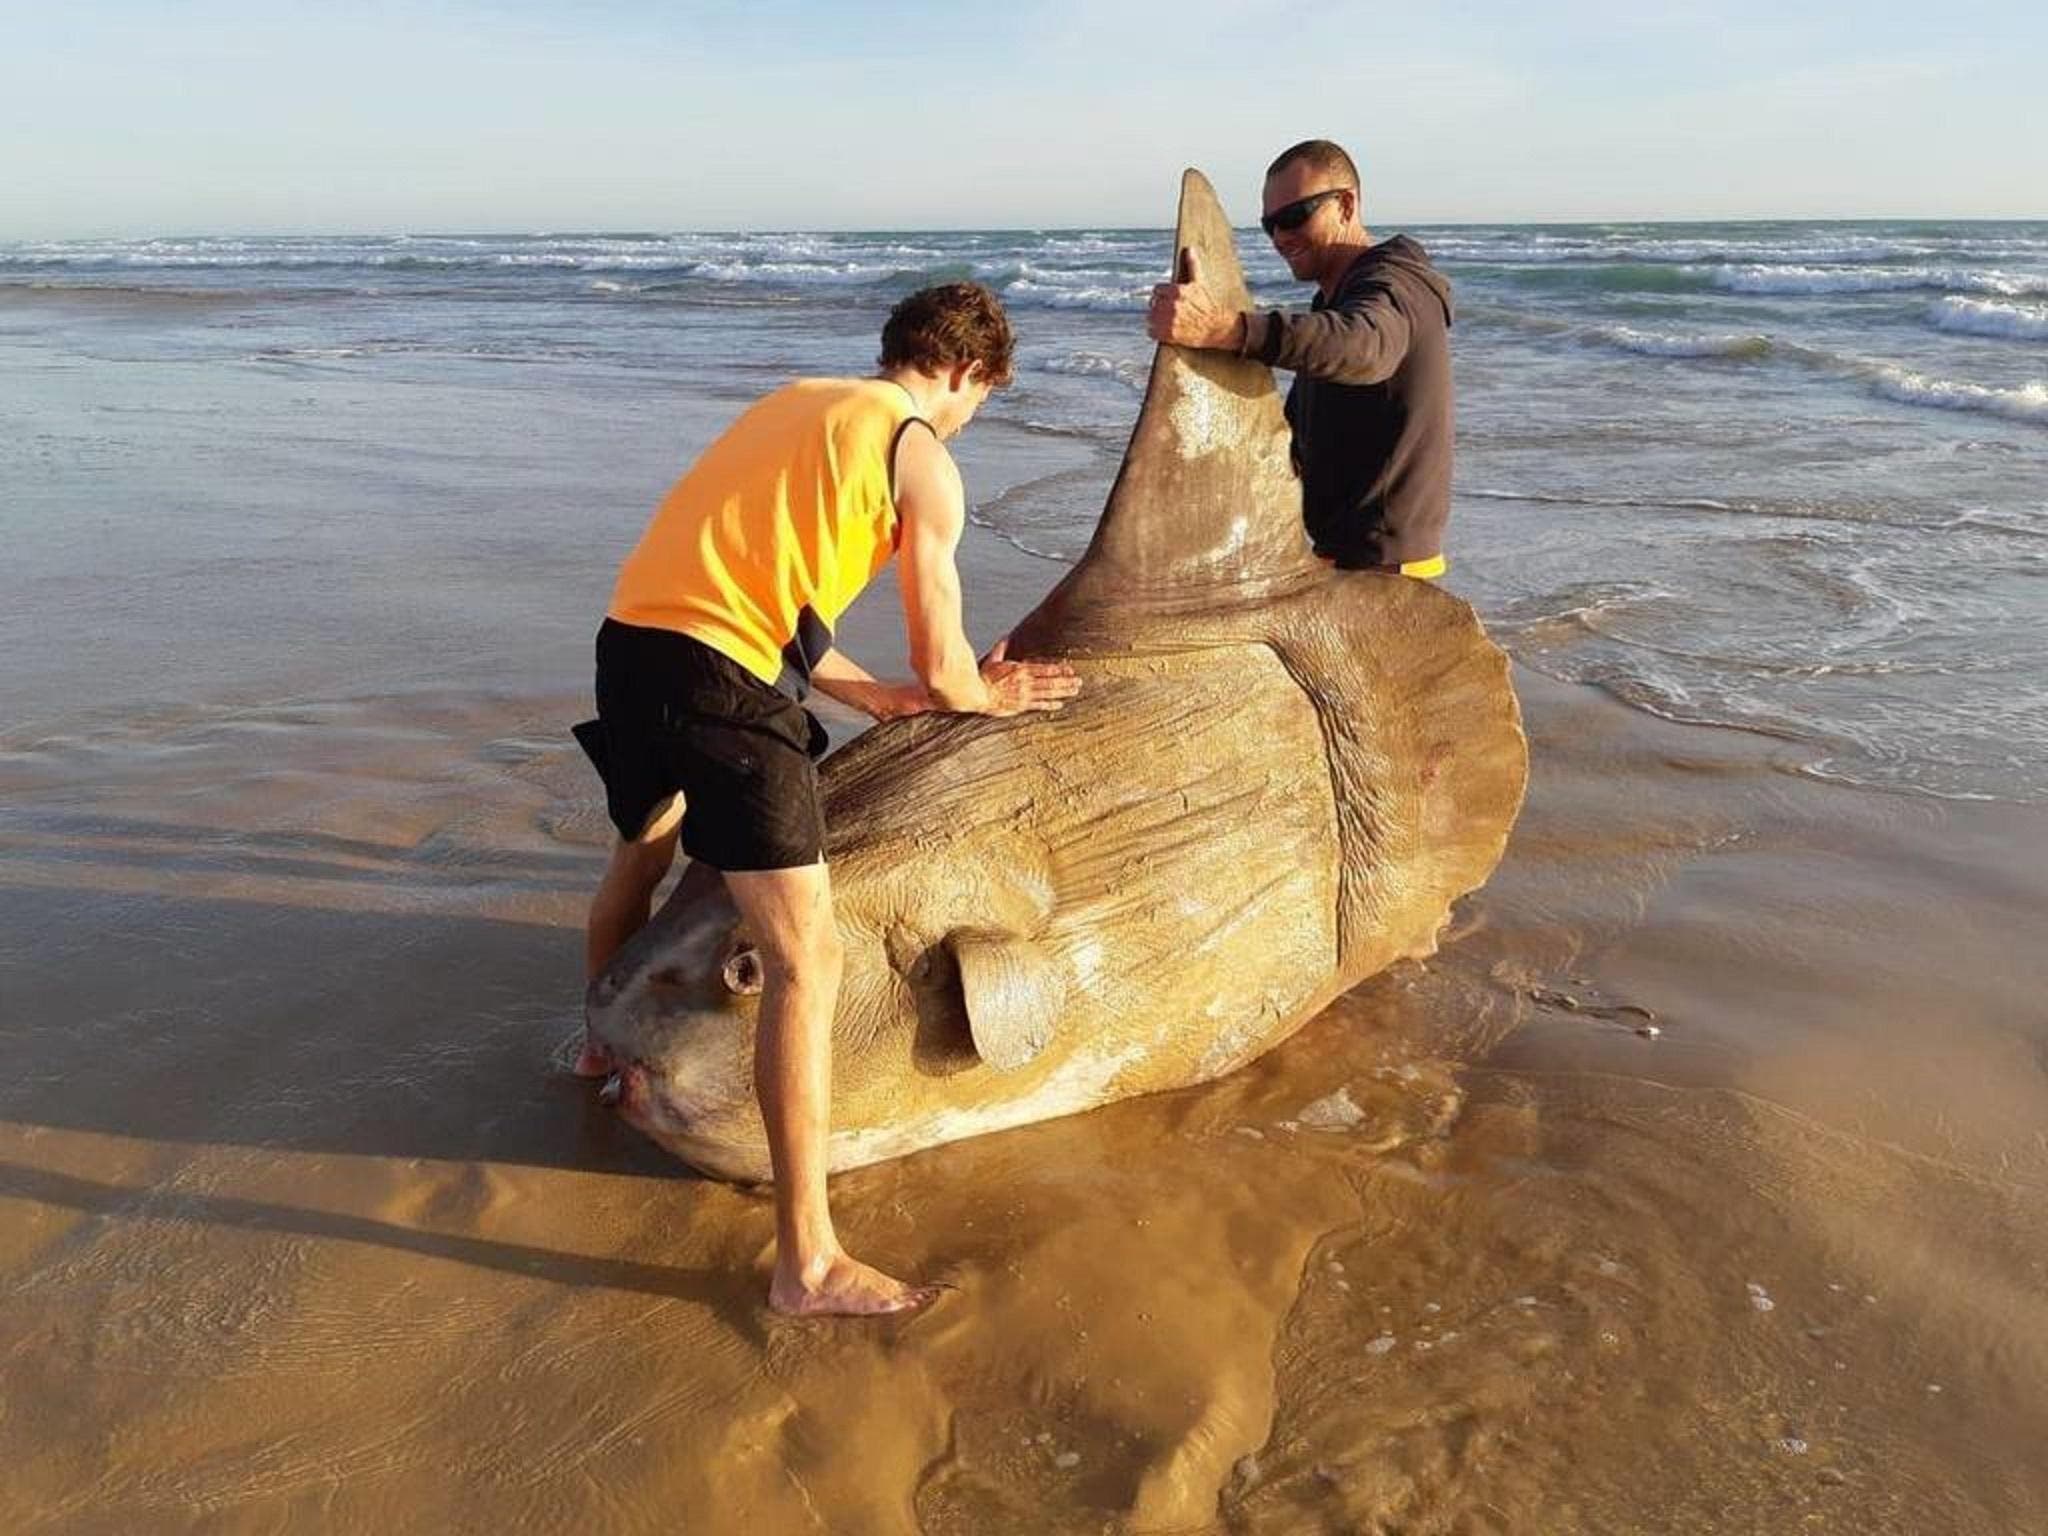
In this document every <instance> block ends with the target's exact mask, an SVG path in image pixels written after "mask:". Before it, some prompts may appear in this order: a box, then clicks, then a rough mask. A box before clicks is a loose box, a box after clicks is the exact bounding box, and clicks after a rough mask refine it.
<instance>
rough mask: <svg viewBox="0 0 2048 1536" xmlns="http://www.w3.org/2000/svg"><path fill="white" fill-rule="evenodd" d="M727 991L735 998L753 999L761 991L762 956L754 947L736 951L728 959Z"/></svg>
mask: <svg viewBox="0 0 2048 1536" xmlns="http://www.w3.org/2000/svg"><path fill="white" fill-rule="evenodd" d="M721 974H722V975H723V977H724V979H725V990H726V991H728V992H730V993H731V994H732V995H733V996H734V997H752V996H753V995H754V994H755V993H756V992H759V991H760V990H761V955H760V951H758V950H756V949H755V948H754V946H753V945H751V944H747V945H743V946H741V947H740V948H739V949H736V950H734V951H733V952H732V953H731V954H730V955H728V956H727V957H726V961H725V970H724V971H723V972H722V973H721Z"/></svg>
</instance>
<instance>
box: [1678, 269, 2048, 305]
mask: <svg viewBox="0 0 2048 1536" xmlns="http://www.w3.org/2000/svg"><path fill="white" fill-rule="evenodd" d="M1706 276H1707V278H1708V279H1709V281H1711V282H1712V283H1713V285H1714V286H1715V287H1716V288H1724V289H1727V290H1728V291H1729V292H1731V293H1758V294H1814V293H1910V292H1913V291H1914V290H1916V289H1935V290H1947V291H1949V292H1953V293H1989V294H1997V295H2000V296H2003V297H2008V298H2010V297H2017V296H2021V295H2025V294H2034V293H2048V277H2036V276H2031V275H2028V274H2025V273H2017V272H1997V271H1980V270H1977V269H1975V268H1969V267H1880V268H1875V269H1871V268H1860V267H1806V266H1748V267H1714V268H1709V269H1706Z"/></svg>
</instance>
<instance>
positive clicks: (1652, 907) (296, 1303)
mask: <svg viewBox="0 0 2048 1536" xmlns="http://www.w3.org/2000/svg"><path fill="white" fill-rule="evenodd" d="M1522 682H1523V689H1524V696H1525V702H1526V703H1527V705H1528V717H1529V725H1530V729H1531V736H1532V744H1533V747H1534V761H1535V764H1536V770H1535V776H1534V778H1533V780H1532V786H1531V798H1530V802H1529V807H1528V810H1527V812H1526V813H1525V818H1524V821H1523V823H1522V825H1521V827H1520V828H1519V829H1518V831H1517V833H1516V837H1515V841H1514V842H1513V844H1512V845H1511V847H1510V850H1509V854H1508V858H1507V861H1506V863H1504V864H1503V866H1502V868H1501V870H1500V872H1499V874H1498V876H1497V877H1496V879H1495V880H1494V882H1493V883H1492V884H1491V885H1490V886H1489V887H1488V888H1487V889H1486V890H1485V891H1483V892H1482V893H1480V895H1479V896H1478V897H1476V898H1475V899H1473V900H1472V901H1470V902H1468V903H1467V904H1466V905H1465V907H1464V909H1463V910H1462V912H1461V915H1460V918H1459V928H1458V937H1457V939H1456V940H1455V942H1453V943H1452V944H1450V945H1449V946H1448V947H1447V948H1446V949H1445V951H1444V952H1443V954H1442V955H1441V956H1440V957H1439V958H1438V959H1436V960H1435V961H1432V962H1431V963H1430V964H1429V965H1428V966H1427V967H1414V966H1409V967H1403V968H1399V969H1397V970H1396V971H1394V972H1392V973H1390V974H1388V975H1385V976H1382V977H1379V978H1377V979H1375V980H1374V981H1373V982H1371V983H1369V984H1367V985H1366V986H1364V987H1362V988H1360V989H1359V990H1358V991H1356V992H1355V993H1353V994H1351V995H1350V996H1349V997H1347V998H1345V999H1344V1000H1342V1001H1341V1002H1340V1003H1339V1004H1338V1005H1337V1006H1336V1007H1335V1008H1333V1009H1331V1010H1330V1011H1329V1012H1328V1013H1327V1014H1325V1015H1324V1016H1323V1017H1322V1018H1320V1019H1318V1020H1317V1021H1315V1022H1314V1023H1313V1024H1311V1025H1310V1026H1308V1028H1306V1029H1305V1030H1304V1031H1303V1032H1302V1033H1301V1034H1300V1035H1299V1036H1297V1037H1296V1038H1295V1039H1294V1040H1293V1041H1291V1042H1290V1043H1289V1044H1287V1045H1286V1046H1284V1047H1283V1048H1281V1049H1280V1050H1279V1051H1277V1052H1275V1053H1274V1054H1272V1055H1271V1056H1269V1057H1267V1058H1265V1059H1263V1060H1261V1061H1260V1062H1258V1063H1256V1064H1254V1065H1253V1066H1252V1067H1251V1068H1249V1069H1247V1070H1245V1071H1244V1072H1241V1073H1239V1074H1237V1075H1235V1076H1233V1077H1231V1078H1228V1079H1226V1080H1224V1081H1222V1082H1220V1083H1216V1084H1212V1085H1210V1086H1208V1087H1206V1088H1202V1089H1198V1090H1192V1091H1188V1092H1184V1093H1176V1094H1169V1095H1163V1096H1159V1097H1155V1098H1150V1099H1143V1100H1137V1101H1132V1102H1128V1103H1124V1104H1120V1105H1116V1106H1113V1107H1111V1108H1109V1109H1106V1110H1103V1111H1100V1112H1097V1113H1094V1114H1090V1115H1087V1116H1082V1117H1078V1118H1073V1119H1068V1120H1062V1121H1055V1122H1050V1123H1047V1124H1043V1125H1039V1126H1034V1127H1031V1128H1028V1129H1024V1130H1020V1131H1016V1132H1011V1133H1006V1134H1003V1135H1000V1136H994V1137H987V1138H982V1139H978V1140H974V1141H968V1142H963V1143H959V1144H957V1145H953V1146H949V1147H944V1148H940V1149H937V1150H935V1151H933V1152H930V1153H927V1154H921V1155H919V1156H917V1157H913V1158H909V1159H905V1160H901V1161H897V1162H892V1163H886V1164H882V1165H878V1166H876V1167H873V1168H869V1169H865V1170H861V1171H859V1172H856V1173H854V1174H851V1175H849V1176H847V1177H846V1178H844V1179H843V1180H842V1181H840V1183H839V1185H838V1187H837V1195H836V1202H837V1206H838V1209H839V1211H840V1215H841V1221H842V1224H843V1225H844V1227H845V1228H846V1229H847V1230H848V1232H849V1234H850V1235H851V1236H854V1237H857V1239H858V1241H859V1243H860V1245H861V1247H862V1249H863V1251H865V1252H868V1253H871V1254H873V1255H874V1256H875V1257H876V1258H877V1259H878V1260H880V1261H883V1262H886V1263H888V1264H891V1265H896V1266H900V1267H901V1268H903V1269H905V1270H908V1271H911V1272H916V1273H920V1274H931V1275H933V1276H935V1277H937V1278H942V1279H946V1280H948V1281H950V1282H951V1283H953V1284H954V1285H956V1286H957V1287H958V1288H959V1289H958V1291H957V1292H956V1293H955V1294H952V1295H950V1296H948V1297H947V1298H946V1299H945V1300H943V1301H942V1302H941V1303H940V1304H939V1305H938V1306H937V1307H936V1308H935V1309H934V1310H933V1311H932V1312H931V1313H929V1314H928V1315H925V1316H921V1317H917V1318H912V1319H904V1320H892V1321H889V1322H885V1323H882V1324H879V1325H876V1326H866V1327H847V1326H844V1325H833V1324H819V1323H798V1322H785V1321H781V1320H777V1319H774V1318H771V1317H770V1316H769V1315H768V1314H766V1313H765V1312H764V1311H763V1310H762V1309H761V1307H760V1306H759V1297H760V1295H761V1291H762V1286H763V1284H764V1274H765V1264H766V1261H767V1256H768V1251H769V1244H770V1238H771V1235H772V1221H771V1216H770V1211H769V1206H768V1203H767V1201H766V1199H765V1198H764V1197H763V1196H762V1195H761V1194H760V1193H759V1192H757V1191H749V1190H745V1189H737V1188H732V1187H728V1186H725V1185H721V1184H716V1183H710V1182H706V1181H701V1180H698V1179H695V1178H693V1177H691V1176H690V1175H689V1174H688V1173H687V1172H686V1171H684V1170H682V1169H681V1168H679V1167H677V1166H676V1165H674V1164H673V1163H671V1162H669V1161H668V1160H667V1159H666V1158H664V1157H662V1156H661V1155H660V1154H659V1153H657V1152H655V1151H653V1150H652V1149H651V1148H649V1147H647V1146H646V1145H645V1144H643V1143H642V1142H640V1141H639V1140H638V1138H637V1137H636V1136H634V1134H633V1133H632V1132H630V1131H629V1130H628V1129H627V1128H625V1127H624V1126H622V1125H620V1124H619V1123H618V1122H616V1121H615V1120H613V1119H612V1118H611V1117H610V1115H608V1114H607V1113H606V1112H605V1111H604V1110H603V1109H602V1108H601V1107H599V1106H598V1105H597V1104H596V1103H595V1102H594V1100H593V1099H592V1097H591V1095H590V1092H589V1090H588V1088H587V1087H585V1086H583V1085H579V1084H577V1083H575V1082H573V1081H571V1080H570V1079H568V1078H567V1077H566V1076H565V1075H563V1074H561V1073H560V1072H558V1071H555V1070H553V1069H552V1067H551V1056H552V1053H553V1052H554V1051H555V1050H556V1049H557V1047H558V1046H559V1045H560V1043H561V1041H562V1040H563V1039H564V1038H566V1037H567V1036H568V1035H569V1034H570V1033H571V1031H572V1029H573V1026H574V1024H575V1021H576V1018H575V1013H576V1005H577V999H576V996H575V988H574V977H575V975H576V970H577V966H576V953H577V945H578V940H579V934H578V922H579V920H580V916H581V908H582V903H583V901H584V899H585V897H586V895H587V891H588V889H589V886H590V884H591V882H592V880H593V879H594V876H595V872H596V868H597V864H598V860H599V858H600V856H601V845H602V838H603V836H604V829H603V824H602V820H601V814H600V813H599V812H598V811H597V810H596V808H595V807H594V805H593V804H592V801H591V798H590V795H591V790H592V788H593V786H592V784H591V783H590V782H589V781H587V779H586V778H585V777H584V776H583V773H582V770H581V767H580V764H578V763H577V762H576V761H575V759H574V758H573V756H572V754H571V750H570V748H569V746H568V743H567V742H566V740H565V739H562V738H559V737H558V736H556V735H554V734H553V727H552V722H554V721H559V720H563V719H568V718H571V717H572V716H571V711H570V707H569V705H568V704H567V703H566V702H562V703H559V704H558V703H557V702H556V701H542V702H540V703H526V704H515V703H509V702H505V701H493V700H477V699H433V698H416V699H410V700H403V701H388V700H387V701H367V702H362V703H357V704H348V705H334V706H328V707H322V708H319V709H311V710H295V711H272V712H264V711H245V712H240V713H234V712H216V713H214V714H212V715H209V716H207V717H205V718H193V719H178V718H173V717H169V716H166V717H165V718H163V719H160V720H154V721H149V722H142V723H139V724H135V725H132V726H128V727H124V728H121V729H118V730H109V731H107V732H104V733H101V734H98V735H82V736H77V737H72V738H67V739H65V740H62V741H57V742H43V743H35V742H29V743H17V744H15V746H14V748H13V750H10V751H9V752H7V753H6V754H5V755H4V756H0V861H4V862H0V974H4V977H5V1000H4V1015H0V1030H4V1039H5V1044H6V1047H7V1059H8V1061H9V1063H10V1066H11V1068H12V1071H11V1073H10V1075H9V1077H8V1080H7V1081H6V1082H5V1083H4V1084H0V1213H4V1214H0V1275H4V1277H5V1284H6V1287H7V1293H8V1304H7V1306H6V1307H5V1309H4V1310H0V1358H4V1359H5V1361H6V1382H7V1391H6V1395H5V1407H4V1411H0V1456H4V1459H5V1462H6V1464H7V1465H8V1467H9V1468H10V1469H11V1471H10V1475H9V1477H8V1478H7V1479H6V1480H5V1483H4V1485H0V1489H4V1491H0V1526H4V1527H5V1528H6V1529H8V1530H10V1531H15V1530H18V1531H24V1532H26V1531H42V1530H49V1531H58V1530H62V1531H110V1532H111V1531H124V1532H125V1531H135V1530H145V1529H146V1530H182V1529H195V1530H198V1529H203V1530H208V1531H215V1530H220V1531H241V1530H248V1531H259V1530H262V1531H269V1530H277V1529H330V1530H354V1529H363V1530H449V1529H473V1528H478V1527H480V1526H481V1527H490V1526H499V1527H512V1526H516V1527H517V1528H520V1529H528V1530H537V1531H549V1530H562V1531H568V1530H572V1529H575V1530H588V1529H603V1530H613V1531H635V1530H647V1531H653V1530H675V1529H684V1530H688V1531H691V1532H700V1531H702V1532H720V1531H776V1532H781V1531H802V1530H828V1531H833V1532H878V1533H879V1532H910V1531H923V1532H929V1533H934V1536H945V1533H968V1532H974V1533H984V1532H1013V1531H1014V1532H1077V1533H1078V1532H1096V1531H1100V1530H1103V1529H1105V1528H1112V1529H1114V1528H1119V1527H1122V1528H1129V1529H1136V1530H1177V1531H1199V1530H1222V1531H1230V1532H1244V1533H1252V1532H1258V1533H1264V1532H1275V1533H1279V1532H1288V1533H1292V1532H1324V1531H1395V1530H1400V1531H1409V1532H1415V1531H1472V1532H1485V1531H1493V1532H1502V1533H1506V1532H1527V1531H1532V1530H1541V1531H1545V1532H1566V1531H1588V1532H1592V1531H1598V1532H1613V1531H1634V1530H1642V1531H1660V1532H1664V1531H1728V1530H1774V1531H1775V1530H1793V1529H1802V1530H1804V1529H1814V1530H1828V1531H1841V1532H1867V1531H1891V1530H1897V1531H1916V1532H1917V1531H1932V1530H1939V1531H1944V1532H1987V1533H1989V1532H2010V1531H2017V1530H2028V1529H2040V1528H2043V1527H2044V1526H2048V1477H2044V1475H2043V1474H2042V1473H2041V1471H2040V1470H2039V1467H2038V1456H2037V1455H2036V1454H2035V1451H2034V1448H2035V1447H2036V1446H2037V1445H2038V1444H2039V1443H2040V1442H2041V1440H2042V1439H2043V1437H2044V1435H2048V1422H2044V1421H2048V1409H2044V1404H2043V1399H2042V1397H2041V1394H2040V1393H2039V1390H2038V1382H2039V1381H2040V1379H2041V1378H2042V1375H2043V1374H2044V1371H2048V1304H2044V1302H2043V1301H2042V1299H2041V1298H2042V1295H2043V1292H2044V1281H2048V1218H2044V1216H2043V1214H2042V1212H2043V1209H2044V1206H2043V1201H2042V1194H2043V1187H2044V1182H2048V1179H2044V1175H2048V1085H2044V1080H2043V1068H2044V1053H2048V1017H2044V1013H2043V1010H2042V1008H2041V1005H2040V1003H2039V1001H2038V999H2039V998H2040V997H2041V996H2042V995H2044V991H2043V983H2044V982H2048V958H2044V957H2043V956H2042V955H2041V954H2040V953H2039V951H2038V949H2037V947H2036V946H2035V945H2034V944H2033V943H2032V941H2031V937H2030V936H2031V932H2032V928H2033V925H2034V923H2035V920H2036V917H2035V915H2036V914H2037V913H2038V911H2039V910H2040V908H2041V905H2042V898H2043V895H2044V891H2043V889H2042V887H2043V883H2044V877H2043V876H2042V874H2041V870H2042V868H2043V864H2044V861H2043V860H2042V857H2041V855H2042V853H2043V851H2044V849H2048V838H2044V836H2043V827H2044V822H2043V820H2042V818H2041V817H2040V816H2039V815H2038V814H2036V813H2030V812H2027V811H2025V810H2022V809H2017V808H2013V807H1941V806H1937V805H1934V804H1932V803H1930V802H1922V801H1914V800H1905V799H1900V798H1897V797H1888V796H1879V795H1871V794H1865V793H1860V792H1852V791H1845V790H1842V789H1839V788H1835V787H1830V786H1825V785H1816V784H1810V783H1806V782H1803V781H1800V780H1798V779H1796V778H1793V777H1790V776H1788V775H1785V774H1783V773H1780V772H1777V771H1774V770H1773V768H1772V767H1771V765H1770V762H1769V757H1768V754H1769V750H1770V749H1769V748H1768V746H1765V745H1760V744H1759V743H1757V742H1756V741H1754V740H1752V739H1749V738H1745V737H1742V736H1739V735H1735V734H1733V733H1716V732H1708V731H1702V730H1695V729H1688V728H1683V727H1675V726H1672V727H1664V726H1660V725H1658V724H1657V723H1656V722H1646V721H1644V720H1643V719H1642V718H1640V717H1638V716H1632V715H1629V714H1627V713H1625V712H1624V711H1622V710H1621V709H1620V708H1618V707H1617V706H1614V705H1611V704H1609V703H1607V702H1606V701H1604V700H1601V699H1600V698H1599V697H1597V696H1596V695H1592V694H1590V693H1585V692H1581V691H1578V690H1573V689H1568V688H1564V687H1558V686H1552V685H1546V684H1543V683H1542V682H1541V680H1537V679H1530V678H1527V677H1524V678H1523V680H1522ZM1646 1015H1647V1016H1649V1017H1650V1018H1652V1019H1654V1022H1655V1023H1656V1025H1657V1026H1658V1028H1659V1030H1660V1031H1661V1033H1659V1034H1658V1035H1657V1036H1656V1037H1654V1038H1652V1037H1650V1036H1648V1035H1647V1034H1646V1033H1642V1032H1639V1026H1641V1025H1642V1024H1644V1023H1645V1022H1646V1018H1645V1016H1646Z"/></svg>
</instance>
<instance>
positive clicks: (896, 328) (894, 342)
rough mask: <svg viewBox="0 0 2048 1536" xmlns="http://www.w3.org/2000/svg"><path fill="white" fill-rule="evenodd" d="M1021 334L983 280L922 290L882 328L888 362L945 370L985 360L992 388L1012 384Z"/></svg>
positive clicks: (985, 373) (887, 365)
mask: <svg viewBox="0 0 2048 1536" xmlns="http://www.w3.org/2000/svg"><path fill="white" fill-rule="evenodd" d="M1016 345H1017V343H1016V338H1015V337H1013V336H1012V335H1011V334H1010V322H1009V319H1008V318H1007V317H1006V316H1005V315H1004V314H1003V306H1002V304H1001V302H1000V301H998V300H997V298H996V296H995V295H994V294H992V293H990V292H989V291H988V290H987V289H986V288H984V287H982V286H981V284H979V283H941V284H939V285H938V286H937V287H936V288H920V289H918V290H917V292H915V293H913V294H911V295H910V297H908V298H907V299H904V300H902V301H901V302H900V303H898V304H897V306H896V307H895V308H894V309H892V310H890V311H889V319H888V323H887V324H885V325H884V326H883V327H882V358H881V362H882V366H883V367H884V368H906V367H907V368H917V369H920V370H922V371H923V372H926V373H939V372H942V371H944V370H945V369H947V368H951V367H952V366H954V365H955V364H956V363H979V364H980V365H981V376H982V379H983V380H984V381H985V382H986V383H987V384H988V386H989V388H991V389H1001V388H1002V387H1003V386H1004V385H1005V384H1007V383H1009V382H1010V378H1011V355H1012V353H1013V352H1014V351H1015V349H1016Z"/></svg>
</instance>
